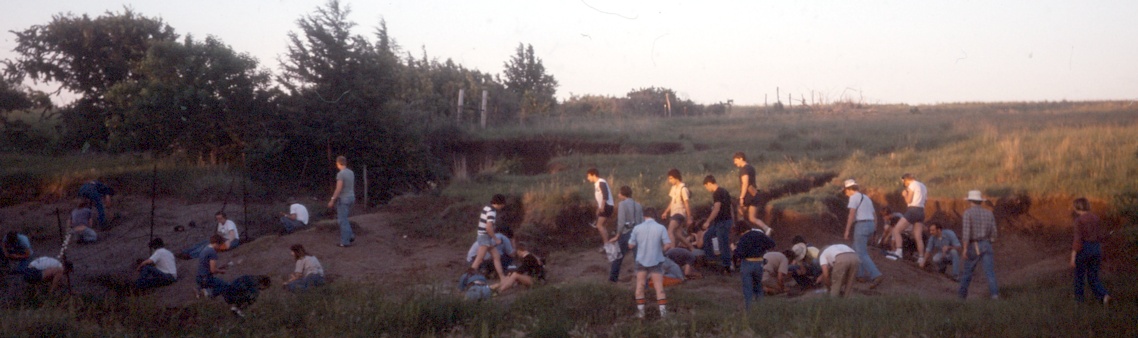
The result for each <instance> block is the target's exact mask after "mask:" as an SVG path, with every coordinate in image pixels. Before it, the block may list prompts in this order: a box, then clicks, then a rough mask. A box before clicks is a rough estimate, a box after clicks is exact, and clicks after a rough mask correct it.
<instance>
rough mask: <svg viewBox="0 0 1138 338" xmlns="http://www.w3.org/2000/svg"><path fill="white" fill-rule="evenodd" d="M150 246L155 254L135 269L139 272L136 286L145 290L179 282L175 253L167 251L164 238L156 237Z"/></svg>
mask: <svg viewBox="0 0 1138 338" xmlns="http://www.w3.org/2000/svg"><path fill="white" fill-rule="evenodd" d="M148 246H149V247H150V250H154V253H153V254H151V255H150V258H147V259H146V260H144V261H142V262H141V263H139V264H138V267H137V268H135V270H138V280H137V281H135V286H137V287H138V289H139V290H145V289H149V288H155V287H159V286H166V285H170V284H174V282H175V281H177V280H178V266H177V264H176V263H175V262H174V253H172V252H170V250H166V248H165V246H166V244H165V243H164V242H163V241H162V238H157V237H155V238H154V239H152V240H150V244H148Z"/></svg>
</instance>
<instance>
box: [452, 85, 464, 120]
mask: <svg viewBox="0 0 1138 338" xmlns="http://www.w3.org/2000/svg"><path fill="white" fill-rule="evenodd" d="M465 95H466V90H465V89H462V88H459V89H458V109H457V110H456V111H455V113H454V116H455V118H456V119H457V121H458V123H460V124H461V123H462V99H463V96H465Z"/></svg>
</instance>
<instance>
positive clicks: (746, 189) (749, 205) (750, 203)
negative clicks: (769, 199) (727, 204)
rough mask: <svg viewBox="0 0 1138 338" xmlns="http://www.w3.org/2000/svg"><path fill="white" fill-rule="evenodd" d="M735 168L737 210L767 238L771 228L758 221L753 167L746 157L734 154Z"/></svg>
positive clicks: (758, 201) (757, 200)
mask: <svg viewBox="0 0 1138 338" xmlns="http://www.w3.org/2000/svg"><path fill="white" fill-rule="evenodd" d="M735 166H736V167H739V208H740V209H742V210H741V212H740V213H741V214H743V217H744V218H746V219H747V221H750V222H751V223H752V224H754V225H756V226H758V227H759V228H762V229H763V232H764V233H766V235H767V236H770V235H771V227H770V226H768V225H767V224H766V223H764V222H763V220H761V219H759V208H761V207H762V201H760V200H759V186H758V185H756V184H755V167H753V166H751V165H750V164H747V155H746V154H743V152H741V151H739V152H735Z"/></svg>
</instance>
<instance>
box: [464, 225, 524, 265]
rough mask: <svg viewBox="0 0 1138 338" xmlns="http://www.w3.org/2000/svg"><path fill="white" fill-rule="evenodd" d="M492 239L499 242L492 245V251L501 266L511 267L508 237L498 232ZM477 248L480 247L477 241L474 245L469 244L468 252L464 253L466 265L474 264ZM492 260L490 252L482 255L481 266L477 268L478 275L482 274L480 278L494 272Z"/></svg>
mask: <svg viewBox="0 0 1138 338" xmlns="http://www.w3.org/2000/svg"><path fill="white" fill-rule="evenodd" d="M503 230H504V229H503ZM494 237H495V238H497V239H498V241H499V242H498V244H496V245H494V250H495V251H497V252H498V257H499V259H500V260H501V262H502V266H503V267H507V266H510V265H513V264H514V245H513V241H511V240H510V237H509V236H507V235H506V234H505V233H503V232H501V231H499V232H498V233H495V234H494ZM479 246H480V245H479V244H478V241H474V243H471V244H470V250H467V251H466V262H467V263H473V262H474V256H475V255H477V254H478V247H479ZM493 259H494V254H492V253H490V252H487V253H485V254H483V255H482V265H480V266H478V272H479V274H482V276H486V274H488V273H489V272H490V271H494V260H493Z"/></svg>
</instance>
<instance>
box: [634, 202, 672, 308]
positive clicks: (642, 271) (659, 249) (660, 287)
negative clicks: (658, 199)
mask: <svg viewBox="0 0 1138 338" xmlns="http://www.w3.org/2000/svg"><path fill="white" fill-rule="evenodd" d="M655 214H656V209H653V208H644V222H643V223H640V224H639V225H637V226H636V227H634V228H632V234H631V235H630V236H629V237H628V248H629V249H636V317H637V318H644V303H645V301H644V284H645V283H644V282H645V280H646V279H647V278H648V277H649V276H651V278H652V286H653V287H655V288H656V304H657V305H658V306H659V307H660V318H663V317H665V316H666V315H667V309H666V308H667V304H668V300H667V296H666V295H665V294H664V264H663V263H664V259H665V258H664V251H667V250H668V249H671V248H672V240H671V239H670V238H669V237H668V228H665V227H664V225H663V224H660V223H657V222H656V220H655V219H652V216H651V215H655Z"/></svg>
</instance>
